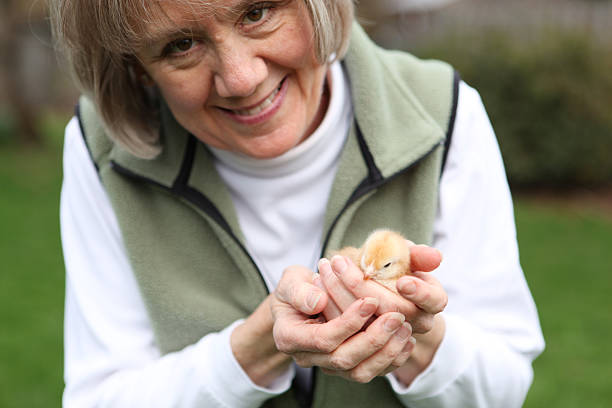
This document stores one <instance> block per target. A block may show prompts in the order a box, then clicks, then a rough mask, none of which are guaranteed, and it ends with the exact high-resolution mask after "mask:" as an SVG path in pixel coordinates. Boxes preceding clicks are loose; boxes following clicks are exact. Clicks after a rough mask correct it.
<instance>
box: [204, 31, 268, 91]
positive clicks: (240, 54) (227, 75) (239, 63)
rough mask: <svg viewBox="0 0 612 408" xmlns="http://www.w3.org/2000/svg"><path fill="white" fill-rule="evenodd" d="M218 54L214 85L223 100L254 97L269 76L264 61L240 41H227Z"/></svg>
mask: <svg viewBox="0 0 612 408" xmlns="http://www.w3.org/2000/svg"><path fill="white" fill-rule="evenodd" d="M216 54H217V55H216V57H217V63H216V69H215V72H214V85H215V89H216V91H217V94H218V95H219V96H221V97H223V98H230V97H246V96H250V95H252V94H253V93H255V91H256V89H257V87H258V86H259V85H260V84H261V83H263V82H264V80H265V79H266V77H267V75H268V67H267V65H266V62H265V61H264V59H263V58H261V57H259V56H258V55H257V53H256V52H255V49H253V48H252V47H250V46H249V44H243V43H242V42H241V41H240V40H238V41H225V42H224V43H223V44H222V45H220V46H219V47H218V48H217V53H216Z"/></svg>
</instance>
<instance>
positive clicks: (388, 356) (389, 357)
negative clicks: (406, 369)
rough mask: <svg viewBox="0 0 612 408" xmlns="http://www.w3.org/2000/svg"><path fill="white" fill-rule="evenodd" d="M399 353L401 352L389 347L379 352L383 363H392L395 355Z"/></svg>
mask: <svg viewBox="0 0 612 408" xmlns="http://www.w3.org/2000/svg"><path fill="white" fill-rule="evenodd" d="M400 351H401V350H395V349H393V348H390V347H385V348H384V349H382V350H381V351H380V352H381V353H382V357H383V358H384V359H385V361H393V360H395V358H396V357H397V355H398V354H399V353H400Z"/></svg>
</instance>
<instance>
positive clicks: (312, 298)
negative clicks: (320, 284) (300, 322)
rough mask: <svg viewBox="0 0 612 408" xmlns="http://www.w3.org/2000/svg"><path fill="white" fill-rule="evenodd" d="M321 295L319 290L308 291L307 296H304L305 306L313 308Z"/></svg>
mask: <svg viewBox="0 0 612 408" xmlns="http://www.w3.org/2000/svg"><path fill="white" fill-rule="evenodd" d="M321 296H323V294H322V293H321V292H318V291H317V292H314V291H313V292H310V294H309V295H308V298H306V307H308V308H309V309H310V310H314V308H315V307H316V306H317V303H319V299H321Z"/></svg>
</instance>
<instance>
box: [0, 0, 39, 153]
mask: <svg viewBox="0 0 612 408" xmlns="http://www.w3.org/2000/svg"><path fill="white" fill-rule="evenodd" d="M18 8H19V1H16V0H0V81H2V82H3V83H4V85H3V88H4V89H5V91H6V94H5V95H6V101H7V102H8V105H9V111H10V113H11V114H12V115H13V116H14V118H15V133H16V135H15V136H16V140H17V141H19V142H20V143H22V144H27V145H39V144H41V142H42V138H41V136H40V133H39V132H38V129H37V127H36V119H37V116H38V115H37V113H38V112H37V109H36V108H35V107H34V106H32V105H31V104H30V103H28V101H27V100H26V98H25V95H24V92H22V90H21V89H20V84H21V82H22V81H20V79H21V70H20V66H19V50H20V49H19V44H20V38H19V33H18V29H19V28H20V26H21V23H20V22H21V21H22V20H23V19H21V18H20V16H19V14H20V13H19V10H18Z"/></svg>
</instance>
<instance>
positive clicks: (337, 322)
mask: <svg viewBox="0 0 612 408" xmlns="http://www.w3.org/2000/svg"><path fill="white" fill-rule="evenodd" d="M377 308H378V301H377V300H376V299H375V298H365V299H358V300H357V301H355V302H354V303H353V304H352V305H351V306H350V307H349V308H348V309H347V310H346V311H345V312H344V313H342V315H340V316H339V317H337V318H335V319H333V320H330V321H328V322H325V323H321V324H304V320H303V317H302V318H301V319H299V318H296V317H295V315H292V314H291V312H286V313H285V314H281V315H279V316H278V317H277V319H276V322H275V324H274V327H273V336H274V340H275V342H276V346H277V348H278V349H279V350H280V351H282V352H284V353H288V354H294V353H299V352H304V351H309V352H320V353H331V352H332V351H334V350H335V349H336V348H337V347H338V346H339V345H340V344H342V343H343V342H344V341H345V340H346V339H348V338H349V337H351V336H353V335H354V334H355V333H357V332H359V331H360V330H361V328H362V327H363V326H364V324H365V323H366V322H367V321H368V319H369V318H370V317H371V316H372V315H373V314H374V312H375V311H376V309H377Z"/></svg>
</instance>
